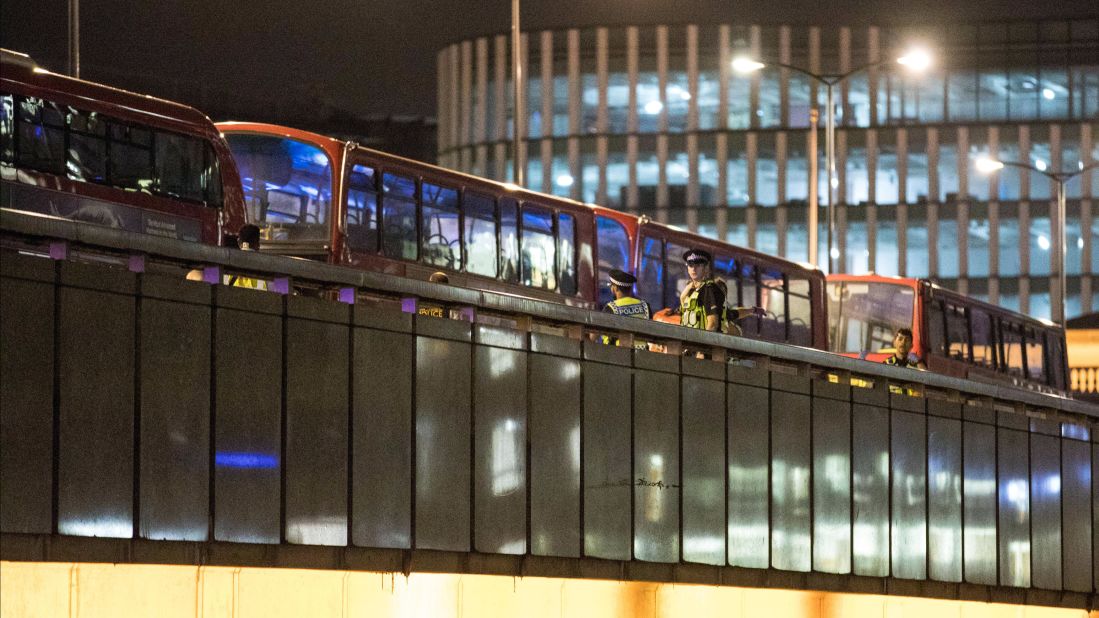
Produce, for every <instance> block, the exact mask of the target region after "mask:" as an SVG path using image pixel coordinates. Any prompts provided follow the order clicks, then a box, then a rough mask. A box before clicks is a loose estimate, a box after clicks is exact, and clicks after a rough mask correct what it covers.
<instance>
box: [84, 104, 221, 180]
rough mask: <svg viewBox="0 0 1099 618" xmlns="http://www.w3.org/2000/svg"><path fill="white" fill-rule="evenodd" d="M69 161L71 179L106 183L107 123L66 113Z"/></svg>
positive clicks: (94, 116)
mask: <svg viewBox="0 0 1099 618" xmlns="http://www.w3.org/2000/svg"><path fill="white" fill-rule="evenodd" d="M200 155H201V153H200ZM69 163H70V164H69V177H70V178H73V179H75V180H81V181H84V182H94V183H99V184H105V183H106V182H107V123H106V122H104V121H103V119H102V118H100V117H99V115H98V114H95V113H87V114H86V113H84V112H79V111H75V110H74V111H73V112H72V113H71V114H70V115H69ZM200 180H201V179H200Z"/></svg>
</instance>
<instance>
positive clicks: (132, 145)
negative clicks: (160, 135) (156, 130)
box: [107, 122, 153, 191]
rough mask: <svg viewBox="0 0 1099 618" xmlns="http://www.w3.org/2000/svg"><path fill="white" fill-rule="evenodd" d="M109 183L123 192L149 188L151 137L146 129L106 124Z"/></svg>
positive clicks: (150, 184)
mask: <svg viewBox="0 0 1099 618" xmlns="http://www.w3.org/2000/svg"><path fill="white" fill-rule="evenodd" d="M110 136H111V148H110V152H109V153H108V155H107V157H108V159H109V160H110V169H111V182H112V183H113V184H114V185H115V186H116V187H122V188H123V189H136V190H139V191H150V190H152V188H153V136H152V132H151V131H148V130H146V129H139V128H136V127H129V126H126V125H124V124H117V123H113V122H112V123H111V124H110Z"/></svg>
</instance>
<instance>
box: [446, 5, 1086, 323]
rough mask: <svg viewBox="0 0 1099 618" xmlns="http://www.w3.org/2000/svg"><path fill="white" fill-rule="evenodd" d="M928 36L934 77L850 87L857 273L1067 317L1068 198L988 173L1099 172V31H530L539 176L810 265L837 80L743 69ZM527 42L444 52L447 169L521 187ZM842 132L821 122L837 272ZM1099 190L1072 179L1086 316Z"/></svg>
mask: <svg viewBox="0 0 1099 618" xmlns="http://www.w3.org/2000/svg"><path fill="white" fill-rule="evenodd" d="M912 43H921V44H923V45H924V46H925V47H926V48H927V49H928V50H929V51H931V53H932V54H933V56H934V58H935V64H934V65H933V66H932V68H931V69H930V70H928V71H926V72H924V73H922V74H920V75H913V74H909V73H906V72H904V71H903V70H902V69H901V67H899V66H897V65H896V64H894V63H891V62H886V63H885V64H883V65H881V66H880V67H879V68H871V69H869V70H866V71H860V72H857V73H856V74H854V75H852V76H851V77H850V78H849V79H847V80H846V81H845V82H844V83H843V85H842V86H840V87H837V90H836V95H837V133H836V153H837V161H838V162H837V180H838V199H837V208H836V221H837V238H836V243H835V247H836V249H837V250H838V252H839V264H840V265H841V268H842V270H844V271H846V272H865V271H868V270H869V271H874V272H877V273H880V274H887V275H905V276H921V277H923V276H929V277H931V278H933V279H935V280H937V281H939V282H940V283H942V284H943V285H945V286H947V287H950V288H954V289H959V290H961V291H963V292H967V293H969V294H972V295H974V296H977V297H980V298H984V299H987V300H991V301H992V302H994V303H998V304H1000V305H1003V306H1006V307H1010V308H1013V309H1018V310H1021V311H1023V312H1025V313H1029V314H1031V315H1035V316H1040V317H1047V318H1048V317H1049V315H1050V296H1049V290H1050V277H1049V275H1050V270H1051V263H1050V250H1051V248H1052V246H1053V245H1054V243H1053V234H1054V233H1055V232H1056V208H1055V200H1054V197H1055V191H1056V189H1055V186H1054V185H1053V183H1052V182H1051V181H1050V180H1048V179H1047V178H1045V177H1044V176H1041V175H1039V174H1036V173H1028V172H1025V171H1023V170H1019V169H1011V168H1007V169H1004V170H1002V171H1001V172H999V173H998V174H996V175H993V176H985V175H982V174H981V173H979V172H978V171H977V170H976V168H975V166H974V161H975V159H976V158H978V157H981V156H990V157H994V158H999V159H1002V160H1005V161H1008V160H1010V161H1020V162H1024V163H1029V164H1031V165H1034V166H1036V167H1039V168H1042V167H1044V168H1046V169H1048V170H1050V171H1054V170H1077V169H1080V167H1081V166H1083V165H1087V164H1090V163H1091V162H1094V161H1096V160H1099V19H1074V20H1059V21H1026V22H1022V21H1019V22H981V23H977V24H953V25H948V26H937V27H934V28H930V27H928V28H919V27H904V28H886V27H866V26H860V27H842V26H819V27H816V26H814V27H806V26H758V25H740V24H697V25H695V24H691V25H657V26H648V25H646V26H637V27H618V26H616V27H591V28H578V29H569V30H552V31H540V32H531V33H528V34H527V35H524V37H523V51H524V61H523V68H524V74H525V75H526V76H527V79H526V80H525V81H526V109H527V123H526V124H527V139H526V140H525V142H524V148H523V150H524V152H522V153H521V155H520V156H521V157H522V158H523V159H525V161H526V170H527V179H526V184H527V186H529V187H531V188H534V189H538V190H542V191H546V192H550V193H555V194H558V195H564V196H569V197H572V198H575V199H578V200H583V201H586V202H594V203H599V204H606V205H609V206H613V207H616V208H620V209H623V210H628V211H634V212H639V213H647V214H649V215H650V216H652V217H654V218H656V219H658V220H661V221H667V222H669V223H672V224H675V225H680V226H683V227H688V228H691V229H693V230H697V231H699V232H702V233H704V234H707V235H712V236H716V237H719V238H724V239H726V240H728V241H729V242H732V243H736V244H740V245H746V246H750V247H754V248H756V249H758V250H761V251H764V252H766V253H771V254H777V255H782V256H785V257H787V258H790V259H795V260H802V261H803V260H806V259H807V258H808V253H809V252H808V240H807V237H808V234H807V228H806V221H807V217H806V214H807V212H808V208H807V199H808V188H809V182H810V171H809V164H808V156H807V151H808V147H807V146H808V135H809V122H810V109H811V108H812V107H813V106H814V102H818V104H819V105H820V108H821V109H823V107H824V105H823V104H822V103H823V100H824V96H825V94H824V88H823V87H822V86H819V85H817V84H816V83H815V82H814V81H813V80H811V79H809V78H807V77H805V76H803V75H800V74H798V73H796V72H792V71H790V70H786V69H780V68H771V67H768V68H764V69H763V70H761V71H758V72H756V73H753V74H750V75H741V74H739V73H736V72H734V71H733V70H732V67H731V61H732V59H733V58H734V57H738V56H741V55H743V56H748V57H752V58H756V59H759V60H761V61H763V62H781V63H786V64H790V65H793V66H797V67H803V68H805V69H806V70H809V71H811V72H813V73H818V74H825V75H829V74H838V73H843V72H846V71H848V70H852V69H857V68H859V67H860V66H863V65H867V64H870V63H873V62H876V61H879V60H888V59H890V58H893V57H895V56H897V55H900V54H901V53H903V51H904V49H905V48H907V47H908V46H909V45H911V44H912ZM509 45H510V42H509V38H508V37H507V36H506V35H503V34H501V35H498V36H489V37H482V38H476V39H471V40H465V41H460V42H458V43H455V44H453V45H450V46H448V47H446V48H444V49H443V50H441V51H440V52H439V54H438V62H437V66H438V86H439V88H438V117H439V140H438V146H439V162H440V164H442V165H444V166H448V167H453V168H457V169H461V170H465V171H469V172H472V173H474V174H478V175H484V176H488V177H490V178H496V179H509V178H510V177H511V150H512V146H511V133H510V130H511V118H510V114H511V96H510V93H511V91H512V87H511V81H510V77H511V68H510V64H509V62H510V60H509V59H510V47H509ZM823 128H824V117H823V111H822V113H821V130H820V132H819V149H818V154H819V157H820V172H819V194H820V204H821V206H822V208H821V213H820V214H821V217H820V221H821V232H820V241H821V246H822V248H821V250H820V256H821V261H822V262H824V261H825V260H824V256H825V255H826V250H825V249H824V248H823V247H824V244H825V242H826V241H825V238H826V234H825V227H824V225H825V224H824V222H825V221H826V216H825V214H824V210H825V209H824V208H823V206H824V205H825V204H826V203H827V201H828V191H827V187H826V182H827V181H826V173H827V172H826V166H825V156H824V143H825V137H824V130H823ZM1096 196H1099V170H1094V171H1091V172H1088V173H1084V174H1081V175H1080V176H1079V177H1077V178H1075V179H1073V180H1072V181H1071V182H1069V184H1068V198H1069V199H1068V217H1067V228H1066V229H1067V247H1068V250H1067V258H1066V263H1067V272H1068V298H1067V315H1068V316H1069V317H1072V316H1075V315H1080V314H1082V313H1087V312H1090V311H1096V310H1099V282H1097V281H1096V278H1095V273H1097V272H1099V246H1097V243H1099V212H1096V207H1095V206H1096V199H1095V198H1096ZM1051 222H1052V223H1051Z"/></svg>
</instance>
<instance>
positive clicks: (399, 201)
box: [382, 174, 417, 260]
mask: <svg viewBox="0 0 1099 618" xmlns="http://www.w3.org/2000/svg"><path fill="white" fill-rule="evenodd" d="M416 249H417V243H416V181H415V180H413V179H412V178H409V177H407V176H398V175H396V174H383V175H382V251H383V252H384V253H385V255H386V257H392V258H400V259H404V260H415V259H416Z"/></svg>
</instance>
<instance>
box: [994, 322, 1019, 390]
mask: <svg viewBox="0 0 1099 618" xmlns="http://www.w3.org/2000/svg"><path fill="white" fill-rule="evenodd" d="M1000 338H1001V339H1002V340H1003V343H1004V356H1003V358H1004V365H1003V368H1004V370H1005V371H1006V372H1007V373H1008V374H1010V375H1013V376H1018V377H1020V378H1021V377H1023V334H1022V329H1021V328H1020V327H1019V326H1017V325H1015V324H1014V323H1012V322H1008V321H1006V320H1001V321H1000Z"/></svg>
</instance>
